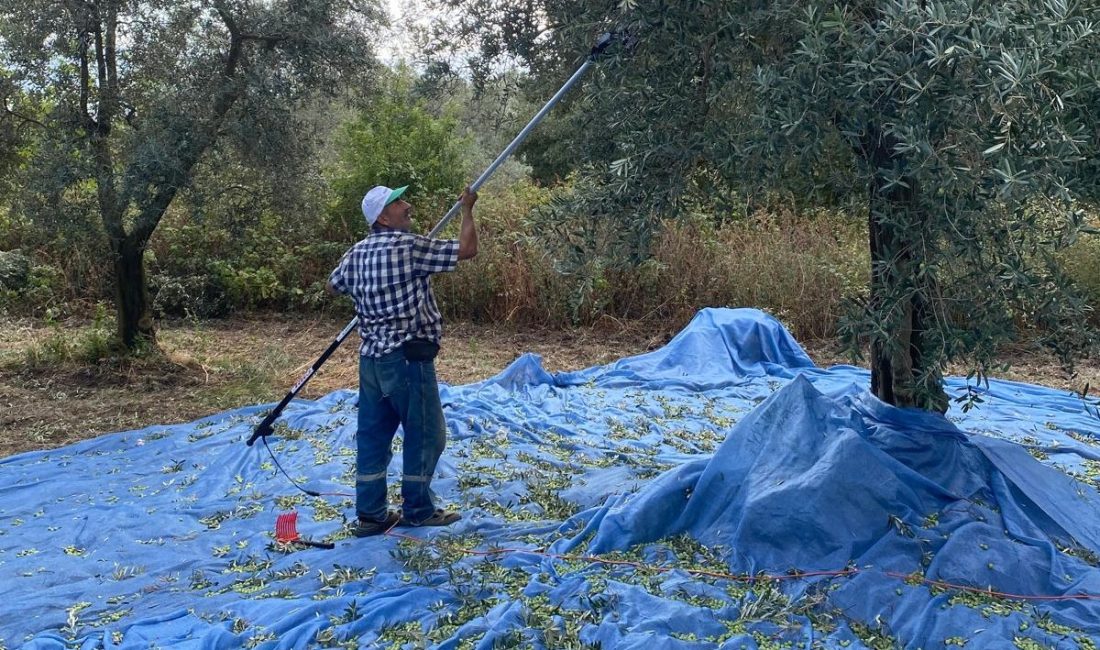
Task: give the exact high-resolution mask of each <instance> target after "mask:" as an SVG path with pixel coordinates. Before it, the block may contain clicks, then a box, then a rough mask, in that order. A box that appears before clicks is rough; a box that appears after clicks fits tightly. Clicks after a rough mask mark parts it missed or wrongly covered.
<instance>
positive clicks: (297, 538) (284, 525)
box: [275, 510, 336, 548]
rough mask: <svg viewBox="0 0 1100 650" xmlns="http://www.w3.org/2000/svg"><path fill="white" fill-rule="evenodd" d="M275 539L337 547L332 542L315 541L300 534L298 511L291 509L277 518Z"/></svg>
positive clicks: (307, 544) (282, 542) (288, 542)
mask: <svg viewBox="0 0 1100 650" xmlns="http://www.w3.org/2000/svg"><path fill="white" fill-rule="evenodd" d="M275 541H277V542H279V543H280V544H291V543H294V544H305V545H306V546H315V547H317V548H336V545H335V544H332V543H331V542H315V541H313V540H309V539H305V538H303V537H302V536H301V535H299V534H298V511H297V510H291V511H290V512H285V513H283V514H281V515H279V516H278V517H276V518H275Z"/></svg>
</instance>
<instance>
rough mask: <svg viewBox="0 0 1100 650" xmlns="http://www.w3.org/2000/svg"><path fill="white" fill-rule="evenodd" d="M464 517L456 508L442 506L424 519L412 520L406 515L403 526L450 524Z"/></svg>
mask: <svg viewBox="0 0 1100 650" xmlns="http://www.w3.org/2000/svg"><path fill="white" fill-rule="evenodd" d="M459 519H462V515H460V514H458V513H457V512H455V511H454V510H443V509H442V508H436V511H435V512H433V513H432V514H431V516H430V517H428V518H427V519H425V520H424V521H418V522H415V523H414V522H412V521H409V520H408V519H405V518H404V517H402V518H401V525H402V526H414V527H415V526H450V525H451V524H453V523H454V522H456V521H458V520H459Z"/></svg>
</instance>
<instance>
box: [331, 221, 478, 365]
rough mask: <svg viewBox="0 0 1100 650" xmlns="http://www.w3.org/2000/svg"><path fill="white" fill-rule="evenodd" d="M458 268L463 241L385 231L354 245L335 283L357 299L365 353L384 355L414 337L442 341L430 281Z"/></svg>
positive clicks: (336, 273)
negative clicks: (431, 277)
mask: <svg viewBox="0 0 1100 650" xmlns="http://www.w3.org/2000/svg"><path fill="white" fill-rule="evenodd" d="M457 265H458V240H457V239H429V238H428V237H424V236H422V235H415V234H413V233H410V232H404V231H400V230H381V231H378V232H374V233H372V234H371V235H370V236H369V237H367V238H366V239H364V240H362V241H360V242H359V243H357V244H355V246H352V247H351V249H350V250H349V251H348V252H347V253H345V254H344V257H343V259H341V260H340V263H339V264H338V265H337V266H336V268H335V269H334V270H333V271H332V275H330V276H329V282H330V283H331V284H332V287H333V289H335V290H336V291H337V292H339V293H342V294H345V295H348V296H351V297H352V299H354V300H355V311H356V312H357V314H358V315H359V334H360V336H362V338H363V343H362V345H360V346H359V354H361V355H363V356H369V357H379V356H382V355H383V354H386V353H387V352H391V351H393V350H396V349H397V348H398V346H400V345H401V344H402V343H404V342H405V341H408V340H410V339H414V338H417V339H428V340H430V341H435V342H436V343H439V339H440V338H441V336H442V334H443V316H442V315H440V313H439V307H438V306H436V304H435V296H433V295H432V287H431V284H429V282H428V278H429V276H431V274H433V273H442V272H445V271H453V270H454V268H455V266H457Z"/></svg>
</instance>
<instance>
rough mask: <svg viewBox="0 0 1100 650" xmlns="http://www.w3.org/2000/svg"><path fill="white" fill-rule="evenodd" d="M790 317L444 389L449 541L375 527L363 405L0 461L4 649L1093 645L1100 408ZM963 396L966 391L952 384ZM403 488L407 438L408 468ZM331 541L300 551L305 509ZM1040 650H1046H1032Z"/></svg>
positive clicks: (227, 416)
mask: <svg viewBox="0 0 1100 650" xmlns="http://www.w3.org/2000/svg"><path fill="white" fill-rule="evenodd" d="M868 383H869V377H868V373H867V372H866V371H865V370H861V369H858V368H854V367H849V366H834V367H832V368H829V369H820V368H817V367H815V366H814V364H813V363H812V362H811V360H810V359H809V358H808V357H807V356H806V354H805V353H804V352H803V350H802V349H801V348H800V347H799V345H798V344H797V342H795V341H794V339H793V338H792V337H791V336H790V335H789V334H788V333H787V332H786V331H785V330H784V329H783V328H782V326H781V325H780V324H779V323H778V322H777V321H775V320H774V319H773V318H771V317H769V316H767V315H765V314H763V313H761V312H758V311H755V310H746V309H738V310H726V309H708V310H704V311H702V312H700V313H699V314H698V315H697V317H696V318H695V319H694V320H693V321H692V323H691V324H690V325H689V326H688V327H687V328H685V329H684V330H683V331H682V332H681V333H680V334H679V335H678V336H676V338H674V339H673V340H672V341H671V342H669V344H668V345H666V346H665V347H663V348H661V349H659V350H656V351H654V352H651V353H649V354H644V355H641V356H637V357H631V358H627V359H622V360H620V361H617V362H615V363H612V364H610V365H607V366H602V367H596V368H589V369H586V370H582V371H579V372H569V373H558V374H550V373H548V372H546V371H545V370H543V369H542V367H541V365H540V363H539V360H538V358H537V357H535V356H532V355H525V356H523V357H520V358H519V359H518V360H516V361H515V362H514V363H513V364H512V365H511V366H509V367H508V368H507V369H505V370H504V371H503V372H502V373H500V374H499V375H497V376H496V377H493V378H491V379H489V380H486V381H484V382H481V383H477V384H471V385H468V386H443V387H442V395H443V401H444V406H445V411H446V414H447V420H448V425H449V427H450V441H451V442H450V444H449V447H448V449H447V451H446V452H445V454H444V457H443V459H442V461H441V462H440V466H439V469H438V472H437V475H438V477H439V478H438V479H437V480H436V481H435V483H434V487H435V488H436V491H437V492H438V493H439V496H440V498H441V500H442V501H443V502H445V503H448V504H452V505H454V506H457V507H458V508H460V509H462V511H463V512H464V513H465V517H464V519H463V520H462V521H460V522H459V523H458V524H456V525H454V526H452V527H450V528H448V529H431V530H427V529H423V530H422V529H415V530H414V529H395V530H394V531H393V532H394V533H398V534H393V535H389V536H385V537H378V538H369V539H354V538H348V537H347V533H346V528H345V520H346V518H350V517H351V516H352V513H353V507H352V500H351V498H350V497H348V496H342V495H341V494H339V493H342V494H344V495H346V494H349V493H350V492H351V485H352V480H353V477H354V474H353V459H354V452H353V445H352V444H351V443H352V442H353V439H354V430H355V402H356V395H355V393H354V392H351V391H336V392H334V393H331V394H329V395H327V396H325V397H323V398H321V399H319V400H317V401H296V402H294V403H292V405H291V406H290V407H289V408H288V409H287V411H286V413H285V417H284V418H283V420H281V423H282V425H281V426H279V428H278V429H277V432H276V436H275V437H274V438H273V439H272V441H271V446H272V449H273V450H274V451H275V454H276V456H277V458H278V459H279V461H280V462H281V463H282V465H283V466H284V467H285V468H286V469H287V471H288V472H289V473H290V474H291V476H293V477H294V478H295V479H297V480H299V481H301V482H302V483H304V484H306V485H308V486H309V487H310V488H311V489H316V490H320V491H323V492H331V493H338V494H333V495H328V496H324V497H320V498H314V497H305V496H304V495H301V494H300V493H298V492H296V491H295V490H294V489H293V487H292V486H291V485H290V484H289V483H288V481H287V480H286V479H285V478H283V477H282V476H280V475H278V474H276V472H275V468H274V465H273V464H272V462H271V459H270V457H269V456H268V455H267V452H266V451H265V450H264V449H263V447H262V446H257V447H253V448H249V447H246V446H245V445H244V444H243V442H244V440H245V439H246V438H247V437H248V436H249V435H250V433H251V431H252V428H253V427H254V426H255V424H256V423H257V422H258V420H259V419H260V417H261V416H262V415H263V413H264V412H265V410H266V409H267V408H270V405H267V406H263V407H252V408H245V409H239V410H236V411H230V412H227V413H222V414H218V415H215V416H211V417H208V418H205V419H203V420H199V421H197V422H193V423H188V424H182V425H172V426H155V427H149V428H146V429H142V430H140V431H130V432H125V433H118V434H113V435H106V436H101V437H98V438H95V439H93V440H89V441H86V442H83V443H79V444H76V445H71V446H69V447H66V448H63V449H57V450H52V451H46V452H36V453H28V454H22V455H18V456H13V457H10V458H7V459H4V460H2V461H0V590H2V592H3V593H4V594H5V595H6V602H4V603H3V604H2V605H0V639H2V644H0V645H3V646H5V647H8V648H13V647H27V648H65V647H81V648H98V647H106V648H115V647H119V648H139V647H140V648H149V647H181V648H237V647H242V646H243V647H260V648H276V647H277V648H302V647H408V648H413V647H424V646H439V647H445V648H457V647H477V648H492V647H536V648H564V647H602V648H645V649H646V650H654V649H655V648H770V647H799V648H811V647H814V648H816V647H826V648H840V647H845V648H860V647H876V648H878V647H893V646H899V647H906V648H934V647H943V646H944V645H945V644H946V645H951V644H962V643H963V642H965V643H966V647H967V648H1004V647H1011V646H1012V645H1013V644H1015V645H1016V646H1018V647H1042V648H1048V647H1057V648H1094V647H1096V644H1097V641H1096V640H1097V639H1098V638H1100V491H1098V485H1100V462H1098V460H1100V419H1098V418H1097V416H1096V415H1095V414H1093V413H1091V412H1090V410H1089V406H1088V405H1087V404H1086V403H1085V402H1083V401H1082V400H1081V399H1079V398H1077V397H1075V396H1073V395H1070V394H1067V393H1064V392H1058V391H1054V390H1051V389H1047V388H1041V387H1037V386H1030V385H1026V384H1020V383H1013V382H1002V381H991V382H990V385H989V387H988V389H984V388H983V389H981V390H982V398H983V399H984V402H983V404H982V405H981V406H980V408H978V409H976V410H971V411H969V412H967V413H962V412H961V411H960V410H958V409H954V410H952V411H951V412H949V413H948V416H947V417H946V418H944V417H940V416H938V415H931V414H927V413H922V412H916V411H909V410H900V409H896V408H893V407H889V406H886V405H884V404H882V403H881V402H879V401H877V400H876V399H874V398H873V397H872V396H871V395H870V394H869V393H868V392H867V390H866V387H867V385H868ZM948 385H949V389H950V392H951V393H952V395H959V394H961V393H962V392H963V391H964V390H965V381H963V380H961V379H958V380H956V379H952V380H950V381H949V382H948ZM391 476H392V478H393V481H391V482H393V483H395V482H396V479H397V477H398V476H400V454H397V455H396V458H395V461H394V463H393V467H392V468H391ZM291 508H294V509H296V510H297V512H298V513H299V520H298V530H299V531H301V532H302V534H303V535H305V536H307V537H312V538H315V539H328V540H332V541H335V542H336V549H335V550H319V549H312V548H304V547H285V546H282V545H278V544H275V543H274V539H273V537H274V534H273V533H274V523H275V518H276V515H277V514H278V513H281V512H286V511H288V510H289V509H291ZM1029 643H1032V644H1033V645H1028V644H1029Z"/></svg>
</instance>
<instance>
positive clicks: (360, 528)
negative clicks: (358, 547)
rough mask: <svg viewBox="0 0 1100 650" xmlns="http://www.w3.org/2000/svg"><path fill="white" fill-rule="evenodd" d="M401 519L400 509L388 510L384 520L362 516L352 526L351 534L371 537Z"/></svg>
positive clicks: (391, 526)
mask: <svg viewBox="0 0 1100 650" xmlns="http://www.w3.org/2000/svg"><path fill="white" fill-rule="evenodd" d="M399 521H401V511H400V510H388V511H386V518H385V519H383V520H382V521H368V520H366V519H362V518H360V519H359V520H358V521H357V522H356V524H355V525H354V526H352V528H351V534H352V535H355V536H356V537H371V536H373V535H379V534H381V533H384V532H386V531H387V530H389V529H391V528H393V527H394V526H396V525H397V522H399Z"/></svg>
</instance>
